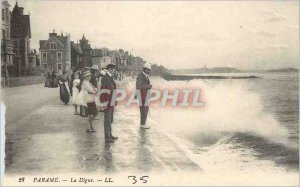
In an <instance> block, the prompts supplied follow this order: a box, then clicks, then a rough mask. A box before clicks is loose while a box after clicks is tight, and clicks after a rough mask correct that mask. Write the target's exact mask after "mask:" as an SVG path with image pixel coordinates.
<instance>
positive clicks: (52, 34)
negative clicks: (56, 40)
mask: <svg viewBox="0 0 300 187" xmlns="http://www.w3.org/2000/svg"><path fill="white" fill-rule="evenodd" d="M52 36H57V33H55V29H53V32H52V33H49V37H52Z"/></svg>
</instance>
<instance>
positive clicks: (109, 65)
mask: <svg viewBox="0 0 300 187" xmlns="http://www.w3.org/2000/svg"><path fill="white" fill-rule="evenodd" d="M115 67H116V65H115V64H112V63H111V64H107V66H106V68H107V69H108V68H115Z"/></svg>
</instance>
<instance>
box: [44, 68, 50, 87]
mask: <svg viewBox="0 0 300 187" xmlns="http://www.w3.org/2000/svg"><path fill="white" fill-rule="evenodd" d="M44 86H45V87H47V88H50V87H51V81H50V73H49V72H48V73H47V74H46V81H45V85H44Z"/></svg>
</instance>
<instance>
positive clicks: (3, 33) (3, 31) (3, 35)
mask: <svg viewBox="0 0 300 187" xmlns="http://www.w3.org/2000/svg"><path fill="white" fill-rule="evenodd" d="M2 39H5V30H4V29H2Z"/></svg>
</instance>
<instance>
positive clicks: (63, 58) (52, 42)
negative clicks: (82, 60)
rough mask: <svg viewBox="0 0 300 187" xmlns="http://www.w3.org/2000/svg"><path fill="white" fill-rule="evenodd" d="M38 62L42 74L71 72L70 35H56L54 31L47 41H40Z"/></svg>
mask: <svg viewBox="0 0 300 187" xmlns="http://www.w3.org/2000/svg"><path fill="white" fill-rule="evenodd" d="M40 60H41V65H42V66H43V69H44V72H52V71H53V70H54V71H56V72H58V73H62V71H63V70H71V41H70V34H66V35H63V34H60V35H58V34H57V33H56V32H55V30H54V31H53V32H52V33H49V38H48V39H47V40H40Z"/></svg>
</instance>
